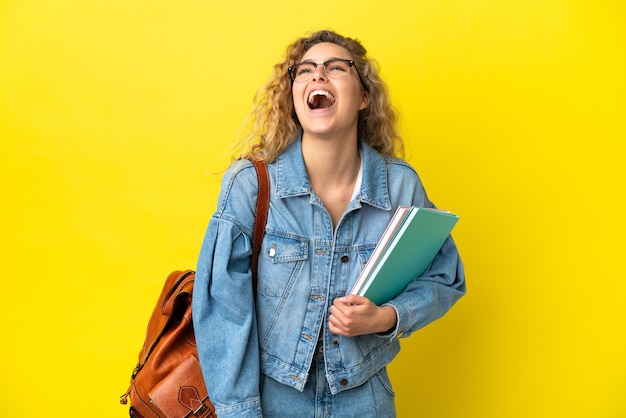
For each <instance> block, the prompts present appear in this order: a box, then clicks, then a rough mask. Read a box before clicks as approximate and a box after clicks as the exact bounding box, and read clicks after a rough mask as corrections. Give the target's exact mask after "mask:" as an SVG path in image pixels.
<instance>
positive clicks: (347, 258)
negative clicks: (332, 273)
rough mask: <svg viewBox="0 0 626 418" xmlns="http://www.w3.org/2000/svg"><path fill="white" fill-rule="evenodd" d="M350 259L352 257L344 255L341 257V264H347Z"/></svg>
mask: <svg viewBox="0 0 626 418" xmlns="http://www.w3.org/2000/svg"><path fill="white" fill-rule="evenodd" d="M349 259H350V257H348V256H347V255H344V256H342V257H341V262H342V263H347V262H348V260H349Z"/></svg>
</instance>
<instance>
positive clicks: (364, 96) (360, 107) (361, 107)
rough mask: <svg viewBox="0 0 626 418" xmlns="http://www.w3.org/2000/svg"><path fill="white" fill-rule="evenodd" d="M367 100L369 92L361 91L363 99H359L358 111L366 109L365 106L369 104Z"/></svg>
mask: <svg viewBox="0 0 626 418" xmlns="http://www.w3.org/2000/svg"><path fill="white" fill-rule="evenodd" d="M369 98H370V94H369V92H367V91H365V90H363V97H361V105H360V106H359V110H363V109H365V108H367V105H368V104H369Z"/></svg>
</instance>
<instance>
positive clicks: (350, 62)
mask: <svg viewBox="0 0 626 418" xmlns="http://www.w3.org/2000/svg"><path fill="white" fill-rule="evenodd" d="M333 61H343V62H345V63H346V64H348V67H354V70H355V71H356V74H357V75H358V76H359V81H361V85H362V86H363V88H365V90H369V89H368V88H367V87H366V85H365V83H364V82H363V78H362V77H361V73H359V69H358V68H356V65H355V63H354V60H349V59H345V58H331V59H329V60H326V61H324V62H322V63H321V64H318V63H317V62H313V61H303V62H299V63H297V64H295V65H292V66H291V67H289V68H287V72H288V73H289V77H290V78H291V81H292V82H294V81H296V71H297V70H298V67H300V66H301V65H304V64H308V65H313V68H314V69H317V67H318V65H323V66H324V73H325V74H326V75H328V76H329V77H330V78H333V77H331V76H330V75H329V74H328V67H327V65H328V63H330V62H333ZM346 74H347V73H346ZM311 77H313V75H312V74H311ZM340 78H343V76H342V77H340Z"/></svg>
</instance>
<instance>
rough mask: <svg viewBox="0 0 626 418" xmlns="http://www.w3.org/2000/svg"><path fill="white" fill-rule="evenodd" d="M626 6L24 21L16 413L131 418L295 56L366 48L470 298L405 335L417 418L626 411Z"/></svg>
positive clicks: (18, 27)
mask: <svg viewBox="0 0 626 418" xmlns="http://www.w3.org/2000/svg"><path fill="white" fill-rule="evenodd" d="M625 22H626V4H625V3H624V2H623V1H621V0H613V1H611V0H594V1H591V0H570V1H567V0H524V1H519V0H516V1H513V0H508V1H505V0H500V1H496V0H491V1H489V0H471V1H465V0H419V1H414V0H404V1H374V0H371V1H367V0H365V1H360V2H356V1H355V2H351V1H341V0H337V1H331V2H315V1H313V2H311V1H309V2H306V1H305V2H298V1H293V0H290V1H275V2H271V3H270V2H259V1H250V2H242V1H235V0H233V1H230V2H226V1H221V2H215V1H206V0H205V1H200V0H183V1H177V2H171V1H161V0H153V1H145V0H138V1H122V0H109V1H94V0H80V1H79V0H57V1H33V0H2V1H0V137H1V140H2V142H1V143H2V164H1V165H0V167H1V168H0V175H1V176H2V182H1V184H2V202H3V203H2V207H3V211H2V212H3V214H2V241H3V245H2V251H1V254H2V255H1V257H2V268H3V274H2V276H3V279H2V303H0V318H1V321H2V322H1V327H2V337H1V343H0V416H1V417H7V418H9V417H11V418H12V417H39V416H48V417H63V418H64V417H84V416H90V417H106V418H110V417H124V416H127V408H126V407H122V406H120V405H119V404H118V397H119V395H121V394H122V393H123V392H124V391H125V390H126V388H127V385H128V380H129V377H130V372H131V370H132V368H133V366H134V365H135V362H136V359H137V354H138V352H139V349H140V347H141V344H142V343H143V337H144V332H145V325H146V323H147V319H148V316H149V314H150V312H151V310H152V307H153V304H154V302H155V300H156V298H157V296H158V293H159V291H160V289H161V285H162V283H163V280H164V279H165V276H166V274H167V273H168V272H169V271H170V270H172V269H177V268H193V267H195V262H196V256H197V252H198V249H199V245H200V241H201V238H202V236H203V234H204V230H205V227H206V224H207V221H208V219H209V217H210V215H211V213H212V211H213V209H214V207H215V203H216V196H217V193H218V184H219V175H215V174H214V173H216V172H219V171H220V170H222V169H223V168H224V167H225V164H226V163H227V158H226V152H227V150H228V148H227V145H228V144H229V143H230V141H231V139H232V138H233V136H234V134H235V132H236V130H237V128H238V125H239V123H240V122H241V120H242V119H243V117H244V116H245V115H246V114H247V113H248V111H249V109H250V105H251V98H252V95H253V94H254V92H255V91H256V89H257V88H258V87H259V86H260V85H261V84H262V83H263V82H264V81H265V80H266V78H267V77H268V76H269V74H270V72H271V67H272V65H273V64H274V63H275V62H277V61H278V60H279V59H280V58H281V56H282V53H283V51H284V48H285V47H286V46H287V44H288V43H290V42H291V41H292V40H294V39H295V38H296V37H298V36H301V35H302V34H304V33H305V32H307V31H309V30H315V29H319V28H332V29H335V30H337V31H339V32H342V33H344V34H346V35H349V36H354V37H357V38H359V39H361V40H362V41H363V43H364V44H365V46H366V47H367V48H368V49H369V52H370V55H371V56H372V57H374V58H376V59H378V61H379V62H380V63H381V66H382V76H383V77H384V78H385V80H386V81H387V82H388V84H389V86H390V90H391V94H392V98H393V100H394V103H395V104H396V106H397V107H398V109H399V110H400V112H401V114H402V120H401V127H402V132H403V133H404V135H405V137H406V138H407V140H408V145H409V147H408V150H409V153H408V155H407V157H408V159H409V160H410V161H411V163H412V164H413V165H414V166H415V167H416V168H417V169H418V171H419V172H420V174H421V176H422V177H423V180H424V182H425V184H426V186H427V190H428V191H429V194H430V196H431V198H432V199H433V200H434V201H435V202H436V203H437V204H438V205H439V206H441V207H445V208H449V209H451V210H453V211H455V212H457V213H458V214H459V215H460V216H461V222H460V223H459V224H458V226H457V228H456V229H455V233H454V236H455V239H456V240H457V242H458V245H459V247H460V248H461V251H462V256H463V258H464V261H465V264H466V269H467V280H468V295H467V296H466V297H465V298H464V299H462V300H461V301H460V302H459V304H458V305H457V306H456V307H454V309H453V310H452V311H451V312H450V313H449V314H448V315H447V316H446V317H444V318H443V319H441V320H440V321H437V322H435V323H434V324H432V325H431V326H429V327H427V328H426V329H424V330H422V331H421V332H419V333H417V334H415V335H414V336H412V337H411V338H410V339H408V340H404V341H403V351H402V353H401V354H400V357H399V358H398V359H397V360H396V361H395V362H394V363H393V365H392V366H391V374H392V378H393V383H394V388H395V390H396V392H397V405H398V412H399V416H400V417H407V418H410V417H418V416H419V417H429V418H458V417H461V418H464V417H472V418H474V417H475V418H490V417H493V418H501V417H507V418H517V417H520V418H522V417H524V418H527V417H565V416H567V417H570V418H571V417H603V418H609V417H611V418H612V417H626V400H625V398H624V392H625V391H626V357H625V353H626V344H625V342H624V333H625V328H626V324H625V319H626V312H625V309H624V302H623V299H624V297H625V296H624V293H625V291H626V285H625V281H626V275H625V274H624V250H625V249H626V247H625V245H624V239H625V233H626V228H625V221H624V203H623V196H622V195H623V193H624V189H625V187H624V183H625V181H624V180H625V177H626V176H625V175H624V157H625V152H624V148H625V146H624V142H625V139H626V128H625V124H624V119H625V116H626V115H625V113H626V112H625V104H624V100H625V99H624V98H625V97H626V87H625V82H624V78H625V75H626V29H625V28H626V24H625Z"/></svg>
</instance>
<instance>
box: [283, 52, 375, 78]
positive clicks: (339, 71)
mask: <svg viewBox="0 0 626 418" xmlns="http://www.w3.org/2000/svg"><path fill="white" fill-rule="evenodd" d="M318 65H323V66H324V72H325V73H326V75H327V76H328V77H330V78H343V77H345V76H347V75H348V73H349V72H350V67H352V66H353V65H354V61H353V60H347V59H343V58H332V59H329V60H328V61H326V62H323V63H321V64H318V63H315V62H312V61H304V62H301V63H299V64H296V65H292V66H291V67H289V68H288V69H287V71H288V72H289V74H290V75H291V79H292V80H293V81H295V82H296V83H302V82H305V81H309V80H310V79H311V77H313V74H314V73H315V70H316V69H317V66H318ZM354 69H355V70H356V67H354ZM358 73H359V71H358V70H357V74H358ZM360 78H361V75H360V74H359V79H360ZM361 82H363V81H362V80H361Z"/></svg>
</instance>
